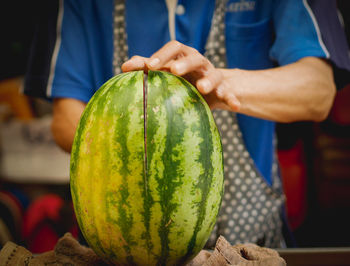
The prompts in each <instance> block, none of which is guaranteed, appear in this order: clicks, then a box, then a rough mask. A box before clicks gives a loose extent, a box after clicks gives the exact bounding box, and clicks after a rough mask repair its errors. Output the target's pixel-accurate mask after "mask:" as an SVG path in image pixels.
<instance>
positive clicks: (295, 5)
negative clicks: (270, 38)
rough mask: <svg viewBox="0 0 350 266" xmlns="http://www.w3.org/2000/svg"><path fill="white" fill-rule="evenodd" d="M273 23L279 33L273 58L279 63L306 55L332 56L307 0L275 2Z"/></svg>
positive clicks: (281, 0)
mask: <svg viewBox="0 0 350 266" xmlns="http://www.w3.org/2000/svg"><path fill="white" fill-rule="evenodd" d="M273 22H274V23H273V24H274V27H275V34H276V36H275V41H274V43H273V46H272V48H271V50H270V57H271V58H272V59H273V60H275V61H276V62H277V63H278V64H279V65H286V64H290V63H293V62H295V61H297V60H299V59H301V58H303V57H306V56H315V57H320V58H329V57H330V55H329V51H328V49H327V48H326V46H325V44H324V42H323V40H322V38H321V34H320V31H319V28H318V25H317V21H316V20H315V16H314V15H313V13H312V10H311V9H310V7H309V5H308V4H307V2H306V1H305V0H277V1H275V8H274V10H273Z"/></svg>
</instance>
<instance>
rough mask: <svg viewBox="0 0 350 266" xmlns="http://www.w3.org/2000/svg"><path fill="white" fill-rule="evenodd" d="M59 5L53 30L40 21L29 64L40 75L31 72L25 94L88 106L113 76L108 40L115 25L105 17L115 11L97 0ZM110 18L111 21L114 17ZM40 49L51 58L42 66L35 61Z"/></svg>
mask: <svg viewBox="0 0 350 266" xmlns="http://www.w3.org/2000/svg"><path fill="white" fill-rule="evenodd" d="M109 2H111V1H109ZM109 2H108V3H109ZM57 3H58V4H57V8H56V10H55V13H54V14H53V15H54V16H53V17H55V22H51V24H50V29H48V28H46V27H45V20H43V21H41V31H40V32H39V34H38V37H39V38H37V43H35V45H34V47H33V52H34V54H33V58H32V59H31V60H30V63H29V64H30V65H31V66H32V67H31V68H32V69H35V68H36V69H37V73H35V74H36V75H33V71H29V72H28V75H27V77H26V81H25V86H24V92H25V93H26V94H29V95H33V96H39V97H45V98H47V99H52V98H74V99H78V100H81V101H83V102H88V101H89V99H90V98H91V97H92V95H93V94H94V92H95V91H96V90H97V89H98V88H99V87H100V86H101V85H102V84H103V83H104V82H105V81H107V80H108V79H109V78H110V77H111V75H112V73H113V72H112V53H111V51H112V49H113V48H112V46H113V43H112V37H109V38H106V37H105V36H106V35H107V36H112V22H111V21H109V20H108V21H106V20H105V18H104V16H103V14H104V13H106V12H109V13H110V14H112V12H111V10H113V9H111V8H110V6H109V5H106V4H104V5H102V4H97V1H94V0H87V1H86V0H84V1H79V0H65V1H62V0H61V1H57ZM108 10H109V11H108ZM108 18H109V19H110V20H111V19H112V15H110V17H108ZM52 31H53V32H55V34H52V33H51V32H52ZM48 33H49V36H48ZM48 40H49V43H47V41H48ZM49 44H50V45H49ZM40 46H45V47H46V50H47V51H46V52H47V54H48V55H47V56H46V59H45V60H44V61H45V62H42V63H40V66H39V64H38V62H37V61H36V60H37V59H38V58H40V57H42V53H43V50H40ZM35 52H36V53H35ZM38 68H40V69H38ZM29 69H30V68H29Z"/></svg>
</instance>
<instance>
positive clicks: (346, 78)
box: [308, 0, 350, 88]
mask: <svg viewBox="0 0 350 266" xmlns="http://www.w3.org/2000/svg"><path fill="white" fill-rule="evenodd" d="M308 4H309V5H310V8H311V10H312V12H313V14H314V15H315V20H316V21H317V25H318V27H319V29H320V33H321V37H322V40H323V42H324V44H325V46H326V47H327V49H328V52H329V59H330V62H331V63H332V66H333V70H334V77H335V81H336V84H337V88H343V87H345V85H347V84H349V83H350V73H349V71H350V51H349V46H348V42H347V39H346V34H345V29H344V24H343V20H342V17H341V16H342V15H341V13H340V12H339V10H338V9H337V1H328V0H309V1H308ZM344 11H345V12H348V14H345V15H349V14H350V13H349V11H347V10H344ZM341 20H342V22H341Z"/></svg>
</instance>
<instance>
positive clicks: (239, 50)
mask: <svg viewBox="0 0 350 266" xmlns="http://www.w3.org/2000/svg"><path fill="white" fill-rule="evenodd" d="M199 3H200V4H199ZM178 5H181V6H182V11H184V12H181V13H179V14H176V17H175V37H176V39H177V40H178V41H180V42H182V43H184V44H186V45H189V46H192V47H194V48H196V49H197V50H198V51H199V52H201V53H204V48H205V43H206V40H207V37H208V34H209V30H210V27H211V19H212V16H213V12H214V7H215V1H213V0H201V1H185V0H179V1H178ZM113 9H114V1H113V0H103V1H101V0H65V1H64V2H63V5H62V6H61V7H60V8H59V12H58V15H57V39H56V43H55V47H54V49H53V54H52V58H51V65H50V69H51V70H52V71H51V75H50V77H49V78H48V86H47V89H46V96H47V97H50V98H54V97H70V98H76V99H79V100H82V101H84V102H87V101H88V100H89V99H90V98H91V96H92V95H93V94H94V92H95V91H96V90H97V89H98V88H99V87H100V86H101V85H102V84H103V83H104V82H105V81H107V80H108V79H109V78H111V77H112V76H113V67H112V59H113ZM225 22H226V29H225V33H226V46H227V47H226V49H227V61H228V67H229V68H241V69H248V70H253V69H266V68H271V67H273V66H276V65H286V64H289V63H293V62H295V61H297V60H299V59H301V58H303V57H306V56H316V57H322V58H329V53H328V51H327V49H326V48H325V46H324V44H323V42H322V39H321V36H320V34H319V29H318V25H317V23H316V20H315V17H314V15H313V12H312V10H311V9H310V7H309V6H308V4H307V1H305V0H264V1H257V0H245V1H244V0H230V1H229V2H228V4H227V6H226V17H225ZM126 25H127V36H128V46H129V56H130V57H131V56H133V55H141V56H147V57H148V56H150V55H152V53H154V52H155V51H157V50H158V49H159V48H161V47H162V46H163V45H164V44H165V43H167V42H168V41H169V40H170V33H169V26H168V10H167V6H166V2H165V1H164V0H152V1H149V0H148V1H147V0H138V1H126ZM238 122H239V125H240V128H241V130H242V133H243V139H244V141H245V144H246V147H247V149H248V151H249V153H250V155H251V156H252V158H253V160H254V162H255V164H256V166H257V169H258V170H259V171H260V172H261V173H262V175H263V176H264V177H265V179H266V181H267V182H268V183H271V166H272V158H273V152H274V149H273V145H272V141H273V135H274V123H273V122H272V121H266V120H263V119H258V118H254V117H250V116H246V115H242V114H239V115H238Z"/></svg>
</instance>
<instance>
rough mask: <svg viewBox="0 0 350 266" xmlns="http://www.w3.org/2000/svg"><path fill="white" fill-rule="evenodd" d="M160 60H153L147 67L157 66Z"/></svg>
mask: <svg viewBox="0 0 350 266" xmlns="http://www.w3.org/2000/svg"><path fill="white" fill-rule="evenodd" d="M159 62H160V60H159V58H153V59H152V60H151V61H150V62H149V66H150V67H156V66H157V65H158V64H159Z"/></svg>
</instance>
